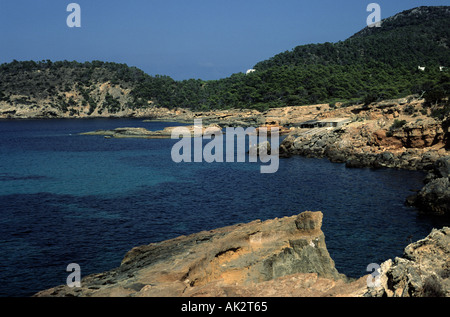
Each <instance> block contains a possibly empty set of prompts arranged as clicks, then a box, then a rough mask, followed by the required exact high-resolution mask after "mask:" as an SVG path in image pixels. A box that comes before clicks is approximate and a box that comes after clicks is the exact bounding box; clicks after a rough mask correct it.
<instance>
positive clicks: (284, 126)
mask: <svg viewBox="0 0 450 317" xmlns="http://www.w3.org/2000/svg"><path fill="white" fill-rule="evenodd" d="M431 111H432V110H431V109H430V107H429V106H426V105H425V101H424V100H423V99H420V98H418V97H417V96H410V97H408V98H402V99H396V100H386V101H382V102H375V103H371V104H355V105H350V106H349V105H343V104H339V103H337V104H334V105H330V104H321V105H311V106H293V107H283V108H276V109H270V110H268V111H266V112H262V113H261V112H259V111H256V110H222V111H208V112H192V111H189V110H186V109H175V110H168V109H158V110H157V111H156V110H155V112H154V113H153V114H152V117H151V119H147V120H145V121H152V120H157V121H176V122H180V123H191V124H192V123H193V121H194V120H195V119H201V120H202V124H203V125H204V126H205V127H207V128H208V127H209V128H212V129H221V128H225V127H256V128H257V129H258V128H261V127H267V128H270V127H277V128H279V130H280V135H286V137H285V138H284V140H283V142H282V143H281V144H280V148H279V153H280V156H281V157H284V158H288V157H290V156H293V155H301V156H306V157H315V158H324V157H326V158H328V159H329V160H330V161H332V162H336V163H345V165H346V166H347V167H348V168H397V169H407V170H420V171H425V172H430V174H429V176H427V178H426V179H425V180H424V181H425V184H424V185H425V186H424V188H423V189H422V191H421V192H420V193H418V194H417V195H415V196H414V197H409V198H408V199H407V203H408V204H410V205H414V206H416V207H417V208H418V209H419V210H420V211H421V212H423V213H431V214H435V215H445V216H448V215H449V214H450V213H449V209H450V207H449V205H450V204H449V202H450V188H449V178H448V172H444V173H443V174H442V173H441V171H442V169H443V168H444V169H445V168H447V169H448V164H447V163H445V164H444V165H442V166H443V167H442V166H441V165H440V164H443V163H442V162H444V161H446V160H448V157H449V149H450V119H448V118H447V119H444V120H440V119H436V118H433V117H431V116H430V113H431ZM327 118H328V119H329V118H341V119H345V120H347V121H348V122H347V124H345V125H342V126H338V127H315V126H313V127H309V126H306V127H305V126H304V124H303V123H305V122H310V121H317V120H325V119H327ZM173 128H174V127H170V128H166V129H164V130H162V131H148V130H146V129H144V128H117V129H115V130H108V131H92V132H87V133H84V134H94V135H95V134H97V135H98V134H100V135H104V136H105V137H107V138H110V137H114V138H116V137H120V138H124V137H141V138H168V137H170V135H171V132H172V129H173ZM190 128H191V130H192V129H193V126H190ZM440 166H441V167H440ZM436 171H438V172H436ZM445 175H447V176H445ZM405 198H406V197H405Z"/></svg>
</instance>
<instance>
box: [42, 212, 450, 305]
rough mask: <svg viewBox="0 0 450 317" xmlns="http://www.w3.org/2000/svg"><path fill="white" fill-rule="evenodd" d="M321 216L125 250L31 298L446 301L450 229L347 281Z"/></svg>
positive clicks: (449, 290)
mask: <svg viewBox="0 0 450 317" xmlns="http://www.w3.org/2000/svg"><path fill="white" fill-rule="evenodd" d="M322 219H323V214H322V213H321V212H304V213H301V214H299V215H297V216H292V217H284V218H280V219H278V218H276V219H272V220H266V221H260V220H256V221H253V222H250V223H246V224H236V225H232V226H229V227H224V228H219V229H215V230H210V231H203V232H199V233H196V234H192V235H189V236H180V237H178V238H175V239H171V240H167V241H162V242H158V243H151V244H149V245H144V246H139V247H135V248H133V249H132V250H130V251H129V252H128V253H127V254H126V255H125V257H124V258H123V260H122V263H121V265H120V266H119V267H118V268H115V269H112V270H111V271H108V272H104V273H100V274H93V275H89V276H86V277H84V278H83V279H82V280H81V287H74V288H70V287H69V286H67V285H60V286H57V287H54V288H51V289H48V290H43V291H41V292H39V293H37V294H35V295H34V296H36V297H61V296H65V297H67V296H77V297H204V296H212V297H322V296H326V297H379V296H412V297H414V296H450V278H449V277H450V262H449V261H450V258H449V253H450V229H449V228H443V229H442V230H433V232H432V233H431V234H430V235H429V236H428V237H427V238H425V239H423V240H420V241H418V242H416V243H412V244H411V245H409V246H408V247H406V249H405V252H404V256H403V257H402V258H395V259H393V260H391V259H389V260H387V261H386V262H384V263H383V264H381V272H379V275H377V276H375V278H376V279H378V281H379V283H377V284H374V285H371V284H369V283H368V281H369V280H370V281H372V280H373V277H374V275H373V273H372V275H367V276H363V277H361V278H359V279H348V278H347V277H346V276H345V275H343V274H340V273H339V272H338V271H337V270H336V268H335V265H334V261H333V260H332V258H331V257H330V255H329V253H328V251H327V247H326V243H325V236H324V234H323V232H322V230H321V227H322Z"/></svg>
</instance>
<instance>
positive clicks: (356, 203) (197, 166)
mask: <svg viewBox="0 0 450 317" xmlns="http://www.w3.org/2000/svg"><path fill="white" fill-rule="evenodd" d="M177 125H181V124H179V123H176V122H144V121H143V120H141V119H128V118H127V119H50V120H3V121H0V296H1V297H28V296H32V295H33V294H35V293H36V292H38V291H40V290H43V289H47V288H51V287H54V286H57V285H61V284H65V283H66V280H67V277H68V276H69V274H70V273H71V272H69V271H68V270H67V268H68V265H69V264H71V263H76V264H78V265H79V267H80V269H81V276H82V277H84V276H86V275H89V274H93V273H100V272H104V271H108V270H110V269H113V268H115V267H118V266H119V265H120V263H121V260H122V259H123V257H124V255H125V254H126V252H127V251H129V250H130V249H131V248H133V247H136V246H139V245H146V244H149V243H153V242H159V241H163V240H167V239H171V238H175V237H177V236H180V235H188V234H192V233H196V232H199V231H203V230H211V229H215V228H220V227H224V226H228V225H233V224H237V223H246V222H250V221H253V220H256V219H261V220H267V219H273V218H277V217H278V218H281V217H285V216H293V215H297V214H300V213H301V212H303V211H322V212H323V214H324V219H323V226H322V231H323V232H324V234H325V241H326V245H327V248H328V251H329V253H330V255H331V257H332V258H333V260H334V261H335V264H336V268H337V269H338V271H339V272H340V273H343V274H345V275H347V276H348V277H361V276H363V275H365V274H369V273H370V272H372V270H370V272H369V271H368V266H369V264H371V263H377V264H381V263H382V262H384V261H385V260H387V259H390V258H394V257H396V256H402V253H403V250H404V248H405V246H407V245H408V244H409V243H411V242H412V241H417V240H419V239H422V238H424V237H426V236H427V235H428V234H429V233H430V232H431V230H432V228H441V227H443V226H444V225H448V223H444V222H443V220H442V219H440V218H435V217H431V216H424V215H420V214H419V213H418V212H417V210H415V209H414V208H413V207H407V206H405V204H404V202H405V199H406V197H407V196H409V195H411V194H413V192H414V191H417V190H419V189H420V188H422V186H423V179H424V177H425V174H424V173H423V172H417V171H404V170H395V169H369V168H366V169H349V168H346V166H345V164H337V163H331V162H329V161H328V160H327V159H315V158H305V157H299V156H298V157H291V158H286V159H285V158H283V159H280V161H279V168H278V171H277V172H276V173H267V174H264V173H261V171H260V167H261V164H262V163H261V162H250V160H249V159H247V160H245V162H237V160H236V161H234V162H227V161H224V162H212V163H207V162H204V161H203V162H191V163H189V162H180V163H176V162H174V160H173V159H172V157H171V150H172V148H173V147H174V145H175V144H176V143H177V142H179V140H175V139H170V138H168V139H138V138H127V139H115V138H112V139H108V138H105V137H103V136H100V135H80V133H82V132H88V131H95V130H103V129H115V128H119V127H143V128H146V129H148V130H152V131H156V130H161V129H163V128H164V127H168V126H177ZM204 142H206V141H204ZM246 155H247V154H246Z"/></svg>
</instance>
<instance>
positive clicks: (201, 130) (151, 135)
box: [80, 125, 222, 139]
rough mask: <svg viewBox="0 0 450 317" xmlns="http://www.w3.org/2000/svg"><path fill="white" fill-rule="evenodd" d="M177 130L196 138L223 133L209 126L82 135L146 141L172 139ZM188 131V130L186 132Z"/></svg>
mask: <svg viewBox="0 0 450 317" xmlns="http://www.w3.org/2000/svg"><path fill="white" fill-rule="evenodd" d="M176 128H183V129H184V130H185V131H187V132H188V133H189V135H190V136H194V135H195V134H196V133H198V134H199V135H205V134H215V133H221V131H222V129H221V128H220V127H219V126H217V125H209V126H205V127H203V126H202V127H200V126H198V127H196V126H194V125H192V126H183V127H166V128H164V129H163V130H158V131H149V130H147V129H145V128H129V127H128V128H116V129H113V130H97V131H91V132H83V133H80V135H103V136H105V137H107V138H144V139H158V138H171V137H172V133H173V131H174V130H175V129H176ZM186 129H187V130H186Z"/></svg>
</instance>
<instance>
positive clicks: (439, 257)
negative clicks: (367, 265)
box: [366, 227, 450, 297]
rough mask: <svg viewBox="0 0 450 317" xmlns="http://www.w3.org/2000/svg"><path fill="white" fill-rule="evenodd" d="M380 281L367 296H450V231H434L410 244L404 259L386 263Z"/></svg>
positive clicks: (448, 229) (444, 229)
mask: <svg viewBox="0 0 450 317" xmlns="http://www.w3.org/2000/svg"><path fill="white" fill-rule="evenodd" d="M380 282H381V283H380V284H381V285H380V286H379V287H377V288H374V289H370V290H369V291H368V292H367V293H366V296H375V297H378V296H388V297H449V296H450V228H448V227H444V228H442V229H440V230H437V229H433V231H432V232H431V233H430V234H429V235H428V236H427V237H426V238H425V239H422V240H419V241H417V242H415V243H412V244H410V245H408V246H407V247H406V248H405V251H404V254H403V257H397V258H395V259H394V260H388V261H386V262H384V263H383V264H382V265H381V275H380Z"/></svg>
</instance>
